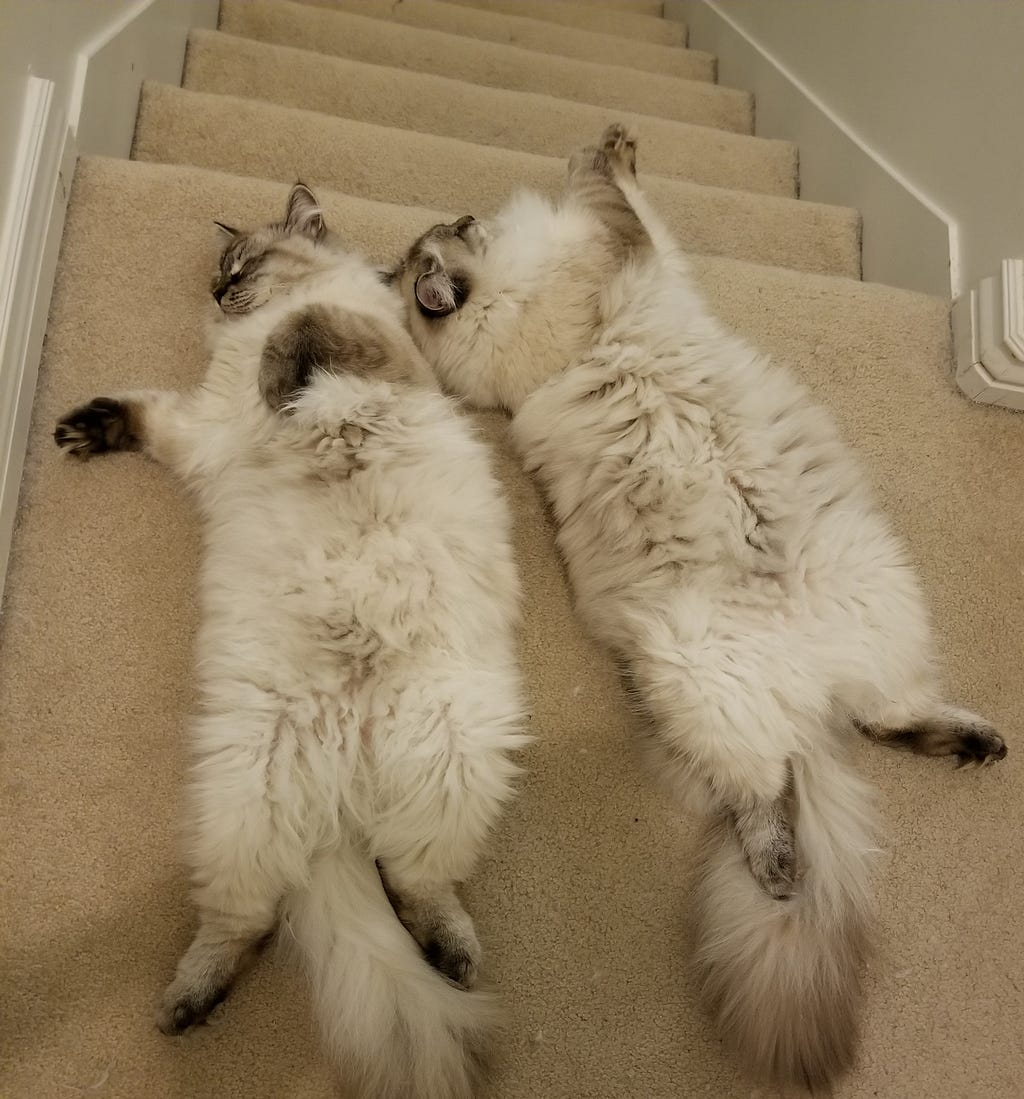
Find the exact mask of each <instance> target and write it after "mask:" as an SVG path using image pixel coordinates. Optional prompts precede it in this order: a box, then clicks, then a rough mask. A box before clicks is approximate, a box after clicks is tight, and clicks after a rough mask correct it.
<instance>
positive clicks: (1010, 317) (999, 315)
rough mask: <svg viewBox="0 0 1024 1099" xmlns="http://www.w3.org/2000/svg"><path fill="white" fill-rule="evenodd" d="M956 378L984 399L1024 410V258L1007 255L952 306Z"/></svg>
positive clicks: (967, 391) (983, 401)
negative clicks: (997, 269) (994, 270)
mask: <svg viewBox="0 0 1024 1099" xmlns="http://www.w3.org/2000/svg"><path fill="white" fill-rule="evenodd" d="M953 335H954V339H955V343H956V380H957V384H958V385H959V386H960V388H961V390H962V391H963V392H964V393H965V394H966V395H967V396H968V397H970V398H971V400H972V401H978V402H979V403H980V404H998V405H1003V406H1005V407H1006V408H1015V409H1018V410H1024V259H1008V260H1003V264H1002V268H1001V270H1000V272H999V274H998V275H996V276H995V277H994V278H990V279H982V280H981V282H980V283H979V284H978V286H976V287H974V288H972V289H971V290H969V291H968V292H967V293H965V294H963V295H962V296H961V297H960V298H959V299H958V300H957V302H956V304H955V305H954V306H953Z"/></svg>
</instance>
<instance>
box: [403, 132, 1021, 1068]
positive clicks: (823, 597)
mask: <svg viewBox="0 0 1024 1099" xmlns="http://www.w3.org/2000/svg"><path fill="white" fill-rule="evenodd" d="M395 277H396V279H397V280H398V281H399V283H400V285H401V287H402V289H403V293H404V295H405V297H406V300H407V302H408V303H409V307H410V313H411V326H412V332H413V337H414V339H415V340H416V342H417V343H418V345H419V346H420V348H421V350H422V351H423V352H424V355H425V357H426V358H427V360H428V361H429V362H430V363H431V365H432V366H433V367H434V369H435V370H436V371H437V373H438V375H439V376H440V378H441V379H442V381H443V383H444V384H445V385H446V386H447V387H448V388H449V389H450V390H452V391H453V392H456V393H458V394H461V395H464V396H465V397H467V398H469V399H470V400H471V401H472V402H473V403H475V404H477V405H480V406H493V405H498V406H502V407H504V408H506V409H507V410H509V411H510V412H512V413H513V414H514V418H513V421H512V431H513V435H514V438H515V440H516V443H517V445H518V448H519V450H520V452H521V454H522V456H523V459H524V462H525V465H526V467H527V468H528V469H529V470H531V471H533V472H534V473H536V474H537V476H538V477H539V479H540V481H541V482H542V484H543V486H544V488H545V489H546V491H547V495H548V498H549V500H550V502H551V505H552V508H553V511H554V515H555V518H556V521H557V524H558V527H559V531H558V540H559V545H560V547H561V550H562V552H563V554H564V557H565V561H566V564H567V566H568V570H569V576H570V579H571V583H572V585H573V588H574V592H575V597H576V604H577V608H578V611H579V613H580V615H581V616H582V617H583V619H584V620H585V622H586V623H587V625H588V626H589V628H590V629H591V631H592V632H593V634H594V636H595V637H597V638H599V639H600V640H601V641H603V642H604V643H606V644H607V645H608V646H610V648H611V649H612V650H613V651H614V653H615V654H616V655H617V656H618V658H619V659H620V660H621V662H622V665H623V667H624V669H625V670H626V673H627V676H628V680H629V683H630V685H631V687H632V689H633V690H634V691H635V696H636V699H637V701H638V703H639V704H640V705H641V706H642V707H643V708H644V710H645V711H646V712H647V713H648V714H649V715H650V716H651V717H652V718H653V727H654V732H653V734H652V749H653V750H655V751H656V753H657V758H658V761H659V769H660V771H661V772H662V774H663V775H664V776H665V778H666V779H667V781H668V782H669V784H670V785H671V786H672V787H674V788H675V789H677V790H680V791H682V790H684V789H685V791H686V792H687V793H688V795H689V796H690V798H691V799H692V800H696V802H697V803H698V804H699V805H700V806H701V807H703V808H704V809H705V810H706V811H708V812H709V813H710V815H711V821H712V823H711V827H710V829H709V837H708V840H707V844H706V847H705V849H704V859H703V873H702V875H701V885H700V896H699V901H698V907H699V946H698V962H699V966H700V970H701V976H702V983H703V988H704V991H705V993H706V996H707V999H708V1002H709V1004H710V1006H711V1008H712V1010H713V1012H714V1014H715V1016H716V1018H717V1021H718V1023H719V1026H720V1029H721V1032H722V1034H723V1035H724V1036H725V1037H726V1038H727V1039H728V1040H729V1041H730V1043H731V1044H732V1045H733V1047H735V1048H736V1049H737V1050H738V1051H739V1053H740V1055H741V1056H742V1057H744V1058H745V1059H746V1061H747V1062H748V1064H749V1065H750V1066H751V1067H752V1068H753V1069H754V1070H755V1071H756V1072H758V1073H759V1074H761V1075H763V1076H766V1077H768V1078H771V1079H774V1080H776V1081H780V1082H786V1083H797V1084H801V1085H805V1086H808V1087H812V1088H813V1087H816V1086H820V1085H825V1084H827V1082H828V1081H829V1080H831V1079H833V1078H834V1077H836V1076H837V1075H839V1074H840V1073H841V1072H843V1071H844V1070H845V1069H846V1068H847V1067H848V1066H849V1064H850V1063H851V1061H852V1059H853V1056H854V1053H855V1048H856V1035H857V1014H858V1012H857V1009H858V1001H859V988H860V974H859V970H860V967H861V963H862V961H863V959H864V956H865V952H866V949H867V945H868V938H869V935H868V931H869V924H870V911H871V902H870V882H869V871H870V863H871V856H872V853H873V848H874V844H875V841H874V838H873V827H872V820H871V816H872V814H871V812H870V801H871V798H870V796H869V793H870V792H869V790H868V789H866V787H865V785H864V784H863V783H862V782H861V780H860V779H858V778H857V777H856V775H855V774H854V773H853V772H852V771H851V770H850V768H849V767H848V765H847V764H846V763H845V762H844V759H843V754H844V753H843V751H842V746H843V740H844V738H845V737H846V736H847V735H848V734H849V732H850V730H852V729H853V727H854V725H857V726H859V727H860V728H862V729H863V730H864V731H866V732H868V733H869V734H870V735H872V736H874V737H876V738H877V739H878V740H879V741H881V742H883V743H888V744H892V745H898V746H901V747H907V748H912V749H914V750H917V751H920V752H924V753H927V754H932V755H945V754H952V755H956V756H958V757H959V758H960V759H961V760H977V761H990V760H994V759H1000V758H1002V756H1003V755H1005V747H1004V745H1003V742H1002V740H1001V739H1000V737H999V736H998V735H997V734H996V732H995V731H994V730H993V729H992V728H991V727H990V726H989V725H988V724H987V723H986V722H985V721H983V720H982V719H981V718H979V717H977V716H976V715H974V714H971V713H968V712H965V711H963V710H958V709H953V708H950V707H948V706H945V705H944V704H943V703H942V701H941V695H940V686H939V682H938V676H937V671H936V667H935V663H934V660H933V654H932V640H931V633H930V627H929V623H928V617H927V614H926V611H925V607H924V604H923V601H922V597H921V593H920V591H919V587H918V583H917V580H916V579H915V576H914V572H913V570H912V569H911V567H910V565H909V564H908V562H907V558H906V555H905V553H904V550H903V547H902V546H901V545H900V542H899V540H898V539H897V538H896V537H895V535H894V534H893V532H892V531H891V529H890V527H889V525H888V523H887V522H886V520H885V519H884V518H883V517H882V516H881V515H880V514H879V512H878V510H877V509H876V507H875V505H874V503H873V501H872V498H871V494H870V491H869V489H868V487H867V485H866V483H865V481H864V479H863V477H862V476H861V474H860V472H859V471H858V469H857V466H856V464H855V462H854V460H853V458H852V456H851V455H850V453H849V452H848V450H847V449H846V447H845V446H844V445H843V443H842V442H841V441H840V439H839V436H838V433H837V431H836V429H835V427H834V425H833V423H832V421H831V420H830V418H829V417H828V415H827V414H826V413H825V412H824V411H823V410H822V409H820V408H819V407H817V406H816V405H815V404H814V403H813V401H812V400H811V399H810V397H809V395H808V394H807V392H806V391H805V390H804V389H803V388H802V387H801V386H800V385H798V384H797V383H796V382H795V381H794V380H793V379H792V378H791V377H790V375H789V374H788V373H786V372H785V371H784V370H783V369H782V368H780V367H779V366H776V365H773V364H772V363H770V362H769V361H768V360H767V359H766V358H765V357H764V356H762V355H760V354H759V353H758V352H757V351H756V350H754V349H753V348H752V347H750V346H749V345H748V344H747V343H745V342H744V341H743V340H741V339H739V338H737V337H736V336H734V335H733V334H731V333H730V332H728V331H727V330H726V329H725V328H724V327H723V326H722V325H721V324H720V323H719V322H718V321H717V320H716V319H715V318H714V317H713V316H712V315H711V314H710V313H709V311H708V309H707V307H706V306H705V304H704V302H703V301H702V299H701V297H700V295H699V294H698V293H697V291H696V290H695V288H694V286H693V284H692V282H691V279H690V276H689V274H688V270H687V264H686V261H685V259H684V257H683V255H682V254H681V253H680V251H679V249H678V247H677V246H676V245H675V243H674V242H673V241H672V240H671V238H670V237H669V235H668V233H667V232H666V230H665V229H664V228H663V227H662V225H661V223H660V222H659V220H658V219H657V217H656V216H655V215H654V213H653V212H652V211H651V210H650V209H649V207H648V205H647V204H646V202H645V201H644V199H643V196H642V195H641V193H640V192H639V190H638V187H637V185H636V180H635V142H634V141H633V140H632V139H631V138H630V136H629V135H628V134H627V133H626V132H625V130H624V129H623V128H622V127H619V126H613V127H611V128H609V130H608V131H606V133H605V134H604V135H603V138H602V141H601V144H600V146H599V147H597V148H589V149H586V150H584V151H583V152H581V153H578V154H577V155H576V156H574V157H573V159H572V160H571V162H570V168H569V185H568V190H567V193H566V195H565V197H564V198H563V199H562V201H560V202H559V203H558V204H556V205H552V204H551V203H549V202H547V201H546V200H544V199H542V198H540V197H538V196H536V195H531V194H521V195H519V196H517V197H516V198H514V199H513V200H512V201H511V203H510V204H509V205H508V206H507V207H506V208H505V209H504V210H503V211H502V212H501V213H500V214H499V215H498V216H497V218H496V219H495V221H494V223H493V225H492V226H491V227H490V229H489V230H485V228H484V227H483V226H481V225H480V224H479V223H477V222H475V221H474V219H473V218H471V217H467V218H462V219H460V220H459V221H457V222H455V223H454V224H453V225H440V226H437V227H435V228H434V229H432V230H431V231H430V232H428V233H426V234H425V235H424V236H423V237H421V238H420V239H419V240H418V241H417V242H416V243H415V244H414V245H413V247H412V248H411V250H410V252H409V253H408V255H407V257H406V259H405V261H404V262H403V264H402V265H400V267H399V268H398V270H397V271H396V272H395Z"/></svg>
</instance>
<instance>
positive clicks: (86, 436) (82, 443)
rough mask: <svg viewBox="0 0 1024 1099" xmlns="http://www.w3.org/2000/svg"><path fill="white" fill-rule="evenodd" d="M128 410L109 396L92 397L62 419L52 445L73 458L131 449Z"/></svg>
mask: <svg viewBox="0 0 1024 1099" xmlns="http://www.w3.org/2000/svg"><path fill="white" fill-rule="evenodd" d="M132 419H133V417H132V411H131V408H130V407H129V406H128V405H127V404H125V403H124V402H123V401H118V400H115V399H114V398H112V397H94V398H93V399H92V400H91V401H90V402H89V403H88V404H86V405H82V406H81V407H80V408H76V409H75V410H74V411H72V412H69V413H68V414H67V415H66V416H63V417H62V418H61V419H60V420H59V421H58V423H57V426H56V428H55V429H54V432H53V439H54V442H55V443H56V444H57V446H59V447H60V448H61V449H62V450H65V451H67V453H68V454H73V455H75V457H76V458H88V457H90V456H91V455H93V454H103V453H105V452H106V451H108V450H130V449H132V448H133V447H134V446H135V445H136V439H135V433H134V430H133V427H132Z"/></svg>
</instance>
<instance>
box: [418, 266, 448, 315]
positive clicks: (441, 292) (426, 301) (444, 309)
mask: <svg viewBox="0 0 1024 1099" xmlns="http://www.w3.org/2000/svg"><path fill="white" fill-rule="evenodd" d="M416 300H417V301H418V302H419V303H420V305H421V306H422V307H423V309H425V310H426V311H427V312H428V313H430V314H432V315H433V316H435V317H444V316H447V315H448V314H449V313H454V312H455V310H456V309H457V308H458V301H457V300H456V296H455V285H454V283H453V282H452V280H451V279H450V278H449V277H448V273H447V272H446V271H429V272H428V273H427V274H425V275H420V277H419V278H418V279H417V280H416Z"/></svg>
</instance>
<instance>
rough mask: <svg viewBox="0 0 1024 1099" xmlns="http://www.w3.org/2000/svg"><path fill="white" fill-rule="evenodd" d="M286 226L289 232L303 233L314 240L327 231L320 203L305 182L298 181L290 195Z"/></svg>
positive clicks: (320, 237)
mask: <svg viewBox="0 0 1024 1099" xmlns="http://www.w3.org/2000/svg"><path fill="white" fill-rule="evenodd" d="M284 227H285V229H287V230H288V232H289V233H301V234H302V235H303V236H304V237H309V239H310V240H313V241H318V240H321V239H322V238H323V235H324V234H325V233H326V232H327V226H326V225H324V215H323V211H322V210H321V209H320V203H319V202H317V199H316V195H314V194H313V192H312V191H311V190H310V189H309V188H308V187H307V186H306V185H305V184H304V183H296V184H295V186H294V187H293V188H292V191H291V194H290V195H289V196H288V212H287V213H286V214H285V219H284Z"/></svg>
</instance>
